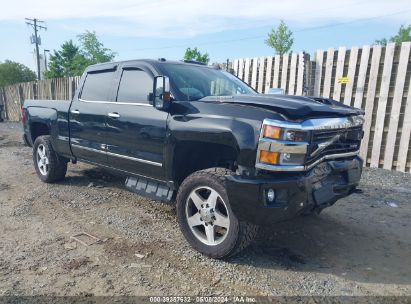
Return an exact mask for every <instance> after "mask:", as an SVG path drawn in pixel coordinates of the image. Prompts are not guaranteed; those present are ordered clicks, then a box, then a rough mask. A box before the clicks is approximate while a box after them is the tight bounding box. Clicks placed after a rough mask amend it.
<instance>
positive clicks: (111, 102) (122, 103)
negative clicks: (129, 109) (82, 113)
mask: <svg viewBox="0 0 411 304" xmlns="http://www.w3.org/2000/svg"><path fill="white" fill-rule="evenodd" d="M78 100H79V101H82V102H89V103H109V104H120V105H129V106H144V107H153V105H151V104H149V103H141V102H117V101H103V100H85V99H81V98H79V99H78Z"/></svg>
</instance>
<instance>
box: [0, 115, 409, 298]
mask: <svg viewBox="0 0 411 304" xmlns="http://www.w3.org/2000/svg"><path fill="white" fill-rule="evenodd" d="M20 134H21V129H20V125H19V124H11V123H0V296H1V295H42V294H49V295H79V294H83V295H84V294H87V295H89V294H93V295H227V296H230V295H236V296H237V295H253V296H257V295H411V222H410V218H411V175H410V174H401V173H397V172H388V171H384V170H382V169H376V170H370V169H366V170H365V173H364V175H363V180H362V185H361V188H362V189H363V191H364V192H363V193H362V194H353V195H352V196H350V197H348V198H346V199H343V200H341V201H339V202H338V203H337V204H336V205H335V206H334V207H332V208H329V209H328V210H325V211H324V212H323V213H322V214H321V215H320V216H314V217H305V218H299V219H297V220H295V221H292V222H288V223H282V224H279V225H276V226H273V227H270V228H266V229H265V230H264V231H263V232H262V233H261V234H260V237H259V239H258V240H257V241H256V242H255V244H253V245H252V246H251V247H250V248H249V249H247V250H246V251H244V252H243V253H242V254H241V255H239V256H237V257H235V258H233V259H231V260H229V261H224V262H223V261H214V260H210V259H207V258H205V257H203V256H202V255H200V254H198V253H196V252H195V251H193V250H192V249H191V248H190V247H189V246H188V245H187V243H186V242H185V240H184V239H183V236H182V235H181V234H180V232H179V229H178V225H177V222H176V219H175V210H174V208H173V206H169V205H163V204H161V203H157V202H154V201H150V200H148V199H145V198H142V197H139V196H137V195H135V194H133V193H130V192H128V191H127V190H125V189H124V187H123V180H122V179H121V178H118V177H115V176H112V175H110V174H108V173H106V172H104V171H101V170H100V169H98V168H95V167H92V166H88V165H84V164H78V165H69V171H68V175H67V178H66V180H65V181H63V182H60V183H58V184H53V185H48V184H44V183H42V182H40V180H39V179H38V178H37V176H36V174H35V171H34V168H33V164H32V160H31V149H30V148H28V147H24V146H22V144H21V140H20ZM83 231H84V232H88V233H91V234H93V235H96V236H98V237H100V238H102V239H105V238H107V240H106V241H105V242H103V243H100V244H94V245H91V246H88V247H87V246H83V245H81V244H79V243H76V242H72V241H71V240H70V236H72V235H74V234H76V233H80V232H83Z"/></svg>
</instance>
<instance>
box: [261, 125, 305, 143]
mask: <svg viewBox="0 0 411 304" xmlns="http://www.w3.org/2000/svg"><path fill="white" fill-rule="evenodd" d="M308 136H309V133H308V132H305V131H298V130H289V129H283V128H280V127H275V126H270V125H263V137H264V138H271V139H278V140H288V141H308Z"/></svg>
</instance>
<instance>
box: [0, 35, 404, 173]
mask: <svg viewBox="0 0 411 304" xmlns="http://www.w3.org/2000/svg"><path fill="white" fill-rule="evenodd" d="M410 49H411V43H410V42H405V43H403V44H402V45H397V46H396V45H395V44H388V45H387V47H381V46H363V47H362V48H358V47H353V48H351V49H346V48H344V47H341V48H339V49H337V50H335V49H328V50H326V51H323V50H318V51H317V52H315V54H314V55H313V56H310V55H308V54H305V53H293V54H287V55H284V56H268V57H256V58H251V59H250V58H245V59H235V60H232V62H231V63H230V65H231V68H232V69H233V71H234V74H235V75H236V76H238V77H239V78H241V79H242V80H244V81H245V82H247V83H248V84H250V85H251V86H252V87H253V88H255V89H256V90H257V91H258V92H260V93H263V92H267V90H268V89H269V88H272V87H275V88H282V89H284V90H285V92H286V93H287V94H291V95H316V96H323V97H327V98H333V99H336V100H339V101H341V102H343V103H345V104H347V105H351V106H354V107H358V108H362V109H364V110H365V113H366V114H365V125H364V131H365V135H364V139H363V142H362V145H361V151H360V154H361V156H362V157H363V158H364V159H365V160H366V162H365V164H366V165H367V166H371V167H382V168H385V169H390V170H397V171H403V172H410V171H411V143H410V139H411V138H410V134H411V89H410V87H411V85H410V81H411V60H410ZM78 81H79V77H73V78H58V79H48V80H41V81H39V82H29V83H23V84H18V85H13V86H9V87H5V88H0V104H3V105H4V106H5V118H6V119H7V120H10V121H19V119H20V106H21V103H22V101H23V100H24V99H70V98H71V97H72V96H73V94H74V92H75V90H76V87H77V84H78Z"/></svg>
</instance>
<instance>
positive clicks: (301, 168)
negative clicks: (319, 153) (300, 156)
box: [255, 151, 359, 172]
mask: <svg viewBox="0 0 411 304" xmlns="http://www.w3.org/2000/svg"><path fill="white" fill-rule="evenodd" d="M358 154H359V151H354V152H347V153H339V154H330V155H325V156H323V157H321V158H319V159H317V160H316V161H315V162H313V163H312V164H309V165H308V166H303V165H301V166H285V165H281V166H274V165H268V164H263V163H257V164H256V165H255V167H256V168H257V169H261V170H267V171H283V172H295V171H306V170H310V169H312V168H314V167H315V166H316V165H318V164H319V163H321V162H323V161H325V160H330V159H338V158H345V157H352V156H357V155H358Z"/></svg>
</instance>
